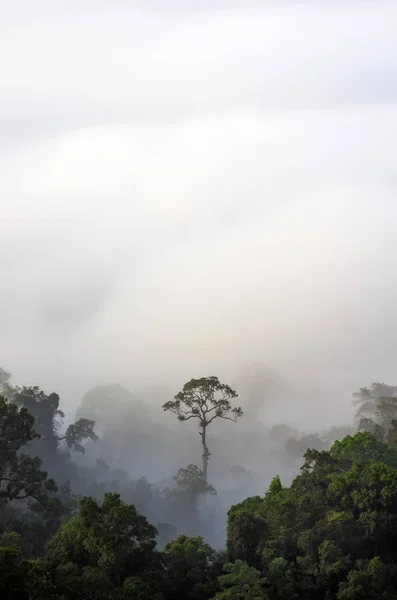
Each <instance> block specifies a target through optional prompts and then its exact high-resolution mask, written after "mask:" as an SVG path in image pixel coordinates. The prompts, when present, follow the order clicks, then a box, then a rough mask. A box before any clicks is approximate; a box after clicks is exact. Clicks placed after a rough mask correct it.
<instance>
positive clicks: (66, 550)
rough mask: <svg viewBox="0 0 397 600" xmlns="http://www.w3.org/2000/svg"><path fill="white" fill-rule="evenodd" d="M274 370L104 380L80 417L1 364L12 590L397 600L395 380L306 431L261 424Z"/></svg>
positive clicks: (1, 540) (0, 571) (0, 506)
mask: <svg viewBox="0 0 397 600" xmlns="http://www.w3.org/2000/svg"><path fill="white" fill-rule="evenodd" d="M276 379H277V378H275V377H273V376H272V377H269V376H268V374H267V375H266V374H265V375H264V374H262V375H260V376H256V377H254V378H252V377H251V378H245V379H244V377H243V378H240V379H239V378H237V379H236V382H235V383H236V385H235V387H236V390H237V391H236V390H235V389H234V384H233V387H230V386H229V385H226V384H223V383H220V382H219V380H218V379H217V378H216V377H205V378H202V379H192V380H191V381H189V382H187V383H186V384H185V385H184V386H183V388H182V390H181V391H180V392H179V393H177V394H176V395H175V396H173V395H171V396H170V395H168V392H167V391H166V390H161V389H158V390H152V391H151V392H150V394H151V398H152V402H151V403H150V408H149V404H148V403H147V402H146V401H145V398H144V396H142V397H140V398H138V397H136V396H134V394H132V393H131V392H129V391H128V390H126V389H125V388H123V387H122V386H120V385H108V386H97V387H96V388H94V389H92V390H90V391H89V392H87V394H86V395H85V396H84V398H83V400H82V402H81V404H80V406H79V408H78V410H77V414H76V420H75V421H71V422H69V421H67V424H65V422H66V416H65V414H64V412H63V411H62V408H61V401H60V398H59V396H58V395H57V394H56V393H50V394H47V393H46V392H45V391H43V390H41V389H40V388H39V387H37V386H32V387H19V386H15V385H13V384H12V380H11V376H10V374H9V373H7V372H6V371H5V370H3V369H0V394H1V395H0V597H1V598H9V599H18V600H24V599H29V600H33V599H35V600H39V599H54V600H55V599H63V600H69V599H70V600H72V599H73V600H74V599H87V600H88V599H90V600H102V599H103V600H104V599H117V600H127V599H131V600H132V599H134V600H152V599H155V600H184V599H187V598H191V599H192V600H210V599H212V598H213V599H216V600H228V599H230V600H232V599H236V600H237V599H245V598H246V599H252V600H254V599H268V600H273V599H278V600H294V599H298V598H302V599H307V600H320V599H327V600H332V599H335V600H371V599H375V598H376V599H377V600H379V599H386V598H387V599H393V598H397V550H396V544H395V539H396V535H397V386H389V385H385V384H379V383H374V384H372V385H371V386H370V387H368V388H362V389H360V390H359V392H357V393H355V394H354V395H353V404H354V408H355V422H354V423H352V424H351V425H347V426H346V427H331V428H330V429H329V430H328V431H325V432H299V431H295V430H293V429H292V428H291V427H289V426H287V425H285V424H280V425H276V426H272V427H270V428H266V427H265V425H264V424H263V422H262V421H261V419H260V410H261V407H262V404H263V402H265V400H266V398H268V397H276V396H277V394H278V393H280V389H281V388H283V385H284V382H282V381H281V380H277V381H276ZM241 390H243V392H244V393H243V394H241V393H240V391H241ZM170 398H173V399H171V400H170ZM157 400H158V402H157ZM240 400H241V404H242V406H240ZM155 411H157V413H158V414H159V415H160V416H159V418H158V419H157V418H156V416H155ZM161 416H162V417H163V420H162V419H161ZM168 418H170V420H167V419H168ZM164 419H165V420H164ZM187 421H189V423H185V422H187ZM230 421H231V423H230ZM193 424H194V425H193ZM190 425H192V427H190ZM197 429H198V433H199V436H197ZM244 448H245V452H243V449H244ZM219 457H221V458H222V460H220V459H219ZM247 457H250V458H247ZM238 458H240V459H241V460H240V462H238ZM261 464H262V465H263V468H261ZM174 466H175V467H176V468H175V471H174V473H173V474H172V473H169V469H170V468H174ZM273 467H277V468H278V471H275V472H274V473H273V476H272V477H271V476H269V468H273ZM299 469H300V470H299ZM277 472H278V473H279V474H276V473H277Z"/></svg>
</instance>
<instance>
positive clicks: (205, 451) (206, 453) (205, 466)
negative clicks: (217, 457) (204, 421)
mask: <svg viewBox="0 0 397 600" xmlns="http://www.w3.org/2000/svg"><path fill="white" fill-rule="evenodd" d="M206 429H207V427H206V426H204V427H203V431H202V432H200V435H201V443H202V444H203V454H202V459H203V479H204V481H205V482H206V483H207V471H208V459H209V457H210V452H209V450H208V447H207V440H206V437H205V434H206Z"/></svg>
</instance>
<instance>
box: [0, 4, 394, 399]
mask: <svg viewBox="0 0 397 600" xmlns="http://www.w3.org/2000/svg"><path fill="white" fill-rule="evenodd" d="M165 7H167V8H165ZM0 9H1V18H0V276H1V282H2V289H1V295H0V311H1V315H2V332H1V333H2V335H1V341H0V364H1V365H2V366H3V367H4V368H6V369H8V370H11V371H12V372H13V373H14V378H15V380H18V381H19V382H22V381H23V382H27V383H28V382H32V383H34V382H36V381H37V382H38V383H40V384H41V385H43V386H44V387H46V388H51V387H55V388H57V389H59V390H60V391H61V392H62V391H63V392H64V393H65V394H66V395H67V396H68V395H69V396H68V397H70V398H71V397H72V396H73V395H74V394H80V393H81V392H82V391H84V388H85V387H86V386H88V385H90V384H91V383H95V382H97V381H98V382H100V381H107V380H113V379H119V380H121V381H122V382H124V383H128V384H130V385H131V386H132V387H133V386H134V384H135V383H136V385H138V384H139V385H140V384H141V383H144V382H146V381H154V380H155V381H156V382H157V381H160V380H167V381H176V382H180V383H182V382H183V380H184V379H185V378H190V377H193V376H200V375H201V374H207V372H208V373H215V374H218V373H219V374H220V375H221V374H222V373H229V372H232V371H233V370H234V369H235V368H238V367H240V366H241V365H243V364H245V363H247V362H248V363H249V362H251V361H255V362H257V361H261V360H263V361H265V362H267V363H269V364H272V365H274V366H275V367H277V368H279V369H280V370H281V371H285V372H286V373H287V374H288V373H290V372H291V373H292V372H293V373H295V374H296V373H300V374H301V376H303V377H306V378H308V379H313V380H315V381H316V382H319V381H320V382H322V384H323V385H324V386H325V387H327V386H328V385H331V384H332V385H334V384H335V382H339V381H340V382H341V385H348V386H349V385H356V384H357V385H359V384H362V385H365V384H367V383H370V382H371V381H372V380H378V379H381V380H383V379H384V380H388V381H389V382H390V383H395V382H396V376H395V364H396V359H397V335H396V334H397V310H396V306H397V303H396V300H397V298H396V296H397V283H396V281H395V278H396V276H395V273H396V272H397V271H396V267H397V264H396V263H397V241H396V240H397V236H396V231H397V203H396V191H397V168H396V167H397V152H396V148H397V37H396V33H395V32H396V31H397V3H395V2H382V1H381V0H377V1H374V2H365V1H361V2H348V1H345V2H331V0H330V1H329V2H326V1H323V2H306V3H304V2H293V3H292V2H277V3H272V2H259V0H258V1H257V2H248V1H244V0H241V1H239V0H235V1H234V2H226V1H218V2H209V1H206V2H202V1H201V2H200V1H199V0H185V1H184V2H182V0H179V1H177V0H174V1H171V2H164V0H157V1H156V0H147V1H146V2H145V1H143V0H142V1H141V2H133V1H131V2H127V1H125V2H122V1H118V2H117V1H116V2H114V1H112V2H111V1H110V0H109V1H105V0H103V1H98V0H97V1H95V2H93V1H88V0H81V1H79V2H77V1H74V2H72V1H69V2H67V1H64V2H61V1H59V0H58V1H54V0H52V1H51V2H50V1H47V2H45V1H43V0H37V1H36V2H34V3H33V2H28V1H27V0H25V1H18V0H14V1H13V2H7V1H6V0H0ZM302 374H303V375H302ZM33 380H34V381H33ZM72 380H73V383H71V381H72ZM331 382H333V383H331ZM178 386H179V383H178ZM176 391H177V390H176ZM348 391H349V393H350V391H354V390H353V389H350V388H349V390H348ZM71 401H75V400H71ZM76 402H77V400H76ZM341 410H342V409H341Z"/></svg>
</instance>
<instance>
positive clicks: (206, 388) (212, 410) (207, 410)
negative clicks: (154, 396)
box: [163, 377, 243, 481]
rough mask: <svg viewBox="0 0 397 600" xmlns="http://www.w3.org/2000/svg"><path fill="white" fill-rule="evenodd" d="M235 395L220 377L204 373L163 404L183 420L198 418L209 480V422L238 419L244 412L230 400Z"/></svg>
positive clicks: (204, 473)
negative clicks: (233, 406) (206, 375)
mask: <svg viewBox="0 0 397 600" xmlns="http://www.w3.org/2000/svg"><path fill="white" fill-rule="evenodd" d="M233 398H237V393H236V392H235V391H234V390H232V388H231V387H229V386H228V385H226V384H224V383H220V381H219V379H218V378H217V377H202V378H201V379H191V380H190V381H188V382H187V383H185V385H184V386H183V390H182V391H181V392H179V394H177V395H176V396H174V400H170V401H169V402H166V403H165V404H164V405H163V410H165V411H167V410H170V411H171V412H173V413H174V414H175V415H177V417H178V419H179V420H180V421H188V420H189V419H199V428H200V429H201V431H199V435H200V436H201V443H202V446H203V454H202V458H203V478H204V481H207V469H208V460H209V457H210V456H211V454H210V451H209V450H208V446H207V428H208V426H209V425H210V424H211V423H212V421H214V420H215V419H218V418H219V419H227V420H229V421H234V422H236V421H237V419H238V418H239V417H241V416H242V414H243V411H242V409H241V407H240V406H238V407H235V408H232V405H231V403H230V400H232V399H233Z"/></svg>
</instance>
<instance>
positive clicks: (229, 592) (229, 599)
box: [214, 560, 269, 600]
mask: <svg viewBox="0 0 397 600" xmlns="http://www.w3.org/2000/svg"><path fill="white" fill-rule="evenodd" d="M224 571H225V574H224V575H221V576H220V577H219V584H220V587H221V591H220V592H218V594H216V596H214V600H269V596H268V594H267V593H266V589H265V582H266V580H265V578H264V577H262V576H261V572H260V571H258V570H257V569H255V568H254V567H250V566H249V565H248V564H247V563H246V562H243V561H241V560H236V561H235V562H234V563H227V564H226V565H225V566H224Z"/></svg>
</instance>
